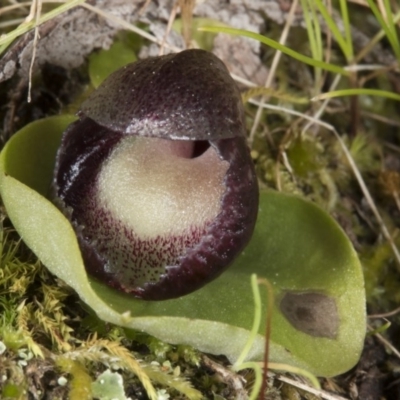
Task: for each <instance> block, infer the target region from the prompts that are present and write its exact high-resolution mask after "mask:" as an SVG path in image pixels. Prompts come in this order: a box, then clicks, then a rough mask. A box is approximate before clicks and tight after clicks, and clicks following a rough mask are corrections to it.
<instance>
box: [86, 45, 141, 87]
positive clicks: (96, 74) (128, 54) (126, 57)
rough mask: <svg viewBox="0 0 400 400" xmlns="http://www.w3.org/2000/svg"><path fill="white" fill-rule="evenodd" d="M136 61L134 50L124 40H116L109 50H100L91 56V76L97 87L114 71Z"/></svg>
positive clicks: (93, 83)
mask: <svg viewBox="0 0 400 400" xmlns="http://www.w3.org/2000/svg"><path fill="white" fill-rule="evenodd" d="M134 61H136V55H135V53H134V51H133V50H132V49H131V48H130V47H129V46H128V45H127V44H126V43H124V42H121V41H115V42H114V43H113V44H112V46H111V47H110V48H109V49H108V50H100V51H99V52H98V53H93V54H92V55H91V56H90V57H89V77H90V81H91V83H92V85H93V86H94V87H95V88H97V87H99V85H100V84H101V83H102V82H103V81H104V79H106V78H107V76H109V75H110V74H111V73H112V72H114V71H116V70H117V69H119V68H121V67H123V66H124V65H126V64H129V63H132V62H134Z"/></svg>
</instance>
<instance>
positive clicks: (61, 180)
mask: <svg viewBox="0 0 400 400" xmlns="http://www.w3.org/2000/svg"><path fill="white" fill-rule="evenodd" d="M79 117H80V118H79V120H78V121H77V122H74V123H73V124H71V125H70V126H69V127H68V128H67V130H66V131H65V132H64V135H63V139H62V143H61V147H60V149H59V151H58V154H57V162H56V168H55V175H54V183H53V186H54V192H55V202H56V203H57V205H58V206H59V207H60V208H61V210H62V211H63V212H64V214H65V215H66V216H67V217H68V218H69V219H70V220H71V222H72V224H73V227H74V229H75V231H76V234H77V237H78V241H79V245H80V247H81V251H82V256H83V259H84V262H85V266H86V268H87V271H88V273H89V274H90V275H92V276H93V277H95V278H97V279H99V280H101V281H103V282H104V283H106V284H107V285H109V286H111V287H113V288H115V289H118V290H121V291H123V292H126V293H129V294H131V295H133V296H135V297H137V298H141V299H145V300H164V299H169V298H175V297H179V296H182V295H185V294H187V293H190V292H192V291H194V290H196V289H198V288H200V287H201V286H203V285H205V284H206V283H208V282H210V281H211V280H213V279H214V278H216V277H217V276H218V275H220V274H221V273H222V272H223V270H224V269H225V268H226V267H228V266H229V265H230V264H231V263H232V261H233V260H234V258H235V257H236V256H237V255H239V254H240V252H241V251H242V249H243V248H244V246H245V245H246V244H247V242H248V241H249V239H250V237H251V235H252V232H253V229H254V224H255V221H256V217H257V208H258V186H257V179H256V176H255V172H254V168H253V164H252V160H251V157H250V155H249V151H248V148H247V146H246V138H245V127H244V111H243V106H242V102H241V97H240V92H239V90H238V89H237V87H236V85H235V83H234V81H233V80H232V78H231V77H230V75H229V73H228V71H227V69H226V67H225V66H224V64H223V63H222V62H221V61H220V60H219V59H218V58H217V57H216V56H214V55H213V54H212V53H209V52H207V51H203V50H186V51H182V52H181V53H178V54H170V55H166V56H161V57H154V58H148V59H145V60H141V61H138V62H136V63H133V64H129V65H127V66H125V67H123V68H122V69H120V70H118V71H116V72H114V73H113V74H112V75H110V76H109V77H108V78H107V79H106V80H105V81H104V82H103V84H102V85H101V86H100V87H99V88H98V89H97V90H96V91H95V92H93V94H92V95H91V96H90V97H89V98H88V99H87V100H86V101H85V102H84V103H83V104H82V106H81V110H80V112H79Z"/></svg>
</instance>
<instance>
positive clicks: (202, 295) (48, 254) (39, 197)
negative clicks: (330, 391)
mask: <svg viewBox="0 0 400 400" xmlns="http://www.w3.org/2000/svg"><path fill="white" fill-rule="evenodd" d="M73 119H74V117H71V116H61V117H52V118H48V119H45V120H41V121H36V122H33V123H32V124H30V125H28V126H27V127H25V128H24V129H22V130H21V131H20V132H18V133H17V134H16V135H14V136H13V137H12V138H11V140H10V141H9V142H8V143H7V145H6V146H5V148H4V149H3V151H2V153H1V155H0V192H1V195H2V198H3V202H4V205H5V207H6V209H7V212H8V214H9V216H10V218H11V220H12V222H13V224H14V226H15V228H16V229H17V230H18V232H19V233H20V235H21V237H22V238H23V240H24V241H25V242H26V243H27V245H28V246H29V247H30V248H31V249H32V251H33V252H34V253H35V254H36V255H37V256H38V257H39V258H40V259H41V260H42V262H43V263H44V264H45V265H46V266H47V268H48V269H49V270H50V271H51V272H53V273H54V274H55V275H57V276H58V277H59V278H61V279H63V280H64V281H65V282H66V283H67V284H68V285H70V286H71V287H73V288H74V289H75V290H76V292H77V293H78V294H79V296H80V297H81V299H82V300H83V301H84V302H85V303H87V304H88V305H89V306H90V307H91V308H92V309H93V310H94V311H95V312H96V313H97V314H98V316H99V317H100V318H102V319H103V320H105V321H108V322H111V323H114V324H117V325H121V326H124V327H127V328H131V329H138V330H143V331H145V332H147V333H149V334H151V335H154V336H156V337H158V338H160V339H161V340H164V341H166V342H169V343H180V344H189V345H192V346H194V347H196V348H197V349H199V350H201V351H204V352H208V353H213V354H225V355H226V356H227V357H228V358H229V359H230V360H231V361H232V362H235V360H236V359H237V358H238V356H239V354H240V352H241V350H242V348H243V347H244V345H245V343H246V340H247V338H248V335H249V329H250V328H251V326H252V320H253V314H254V306H253V298H252V293H251V289H250V275H251V274H252V273H256V274H258V275H259V276H263V277H266V278H268V279H269V280H270V282H271V283H272V285H273V287H274V294H275V304H274V307H273V309H274V310H273V316H272V334H271V343H270V359H271V361H275V362H280V363H288V364H291V365H295V366H298V367H301V368H305V369H307V370H309V371H310V372H312V373H314V374H316V375H321V376H332V375H336V374H339V373H342V372H344V371H346V370H348V369H349V368H351V367H352V366H353V365H354V364H355V363H356V362H357V360H358V358H359V356H360V353H361V350H362V346H363V339H364V335H365V294H364V281H363V276H362V272H361V267H360V263H359V260H358V258H357V255H356V253H355V252H354V250H353V248H352V245H351V243H350V241H349V240H348V238H347V237H346V235H345V234H344V233H343V231H342V230H341V228H340V227H339V226H338V225H337V223H336V222H335V221H334V220H333V219H332V218H331V217H330V216H329V215H327V214H326V213H325V212H324V211H322V210H321V209H320V208H319V207H317V206H315V205H314V204H312V203H310V202H308V201H305V200H303V199H301V198H298V197H295V196H292V195H286V194H282V193H278V192H273V191H268V192H262V193H261V197H260V210H259V217H258V221H257V226H256V229H255V232H254V236H253V238H252V240H251V242H250V244H249V246H248V247H247V248H246V249H245V251H244V252H243V253H242V254H241V256H240V257H239V258H238V259H237V260H236V262H235V263H234V265H233V266H232V267H231V268H230V269H229V270H228V271H226V272H225V273H224V274H223V275H222V276H221V277H220V278H218V279H217V280H215V281H214V282H212V283H210V284H208V285H207V286H205V287H204V288H202V289H201V290H198V291H196V292H194V293H192V294H190V295H187V296H184V297H181V298H178V299H174V300H168V301H160V302H146V301H140V300H137V299H134V298H131V297H128V296H126V295H124V294H122V293H119V292H116V291H114V290H112V289H110V288H107V287H105V286H104V285H102V284H100V283H98V282H95V281H93V280H92V279H90V278H89V277H88V276H87V275H86V272H85V268H84V265H83V262H82V258H81V254H80V250H79V247H78V244H77V240H76V237H75V234H74V231H73V229H72V227H71V225H70V223H69V221H68V220H67V219H66V218H65V217H64V216H63V215H62V214H61V213H60V212H59V211H58V209H57V208H56V207H55V206H54V205H53V204H52V203H51V202H50V201H49V200H47V199H46V198H45V197H44V196H45V195H46V194H47V193H48V188H49V186H50V182H51V179H52V169H53V166H54V159H55V153H56V149H57V146H58V144H59V142H60V138H61V134H62V131H63V130H64V129H65V127H66V126H67V125H68V124H69V123H70V122H71V121H72V120H73ZM263 307H264V311H265V309H266V305H265V301H264V305H263ZM264 330H265V325H264V324H263V325H262V326H261V327H260V331H259V335H258V336H257V338H256V340H255V342H254V344H253V347H252V349H251V351H250V353H249V354H248V357H247V358H248V359H252V360H261V359H262V356H263V350H264V336H263V332H264Z"/></svg>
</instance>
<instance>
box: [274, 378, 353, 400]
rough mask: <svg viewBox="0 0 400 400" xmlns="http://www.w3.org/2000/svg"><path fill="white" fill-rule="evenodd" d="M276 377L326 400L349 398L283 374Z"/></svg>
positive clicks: (346, 399)
mask: <svg viewBox="0 0 400 400" xmlns="http://www.w3.org/2000/svg"><path fill="white" fill-rule="evenodd" d="M276 379H278V380H279V381H281V382H285V383H287V384H289V385H292V386H294V387H296V388H298V389H301V390H304V391H305V392H308V393H311V394H313V395H315V396H320V397H321V398H322V399H324V400H349V399H348V398H346V397H342V396H339V395H337V394H332V393H328V392H326V391H325V390H322V389H316V388H314V387H311V386H308V385H306V384H305V383H301V382H298V381H296V380H294V379H291V378H288V377H286V376H283V375H277V376H276Z"/></svg>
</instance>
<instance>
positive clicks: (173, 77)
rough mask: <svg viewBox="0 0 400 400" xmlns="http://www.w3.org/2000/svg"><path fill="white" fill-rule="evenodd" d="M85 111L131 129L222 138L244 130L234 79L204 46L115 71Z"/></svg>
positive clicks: (85, 105)
mask: <svg viewBox="0 0 400 400" xmlns="http://www.w3.org/2000/svg"><path fill="white" fill-rule="evenodd" d="M81 111H82V113H83V114H84V115H86V116H88V117H89V118H91V119H93V120H95V121H96V122H97V123H98V124H100V125H102V126H104V127H107V128H109V129H111V130H114V131H119V132H125V133H127V134H133V135H141V136H156V137H165V132H168V135H169V138H170V139H183V140H194V139H196V140H218V139H223V138H230V137H236V136H245V133H246V132H245V129H244V120H243V118H244V117H243V106H242V101H241V97H240V92H239V90H238V88H237V86H236V84H235V82H234V81H233V80H232V78H231V77H230V75H229V73H228V71H227V69H226V67H225V65H224V64H223V63H222V61H221V60H220V59H219V58H217V57H216V56H214V55H213V54H212V53H209V52H207V51H204V50H187V51H183V52H181V53H177V54H169V55H167V56H163V57H152V58H146V59H145V60H141V61H138V62H136V63H133V64H129V65H127V66H126V67H124V68H122V69H120V70H118V71H116V72H114V73H113V74H111V75H110V76H109V77H108V78H107V79H106V80H105V81H104V82H103V84H102V85H101V86H100V87H99V88H98V89H97V90H96V91H95V92H94V93H93V94H92V95H91V96H90V97H89V98H88V99H87V100H86V101H85V102H84V103H83V104H82V107H81Z"/></svg>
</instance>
